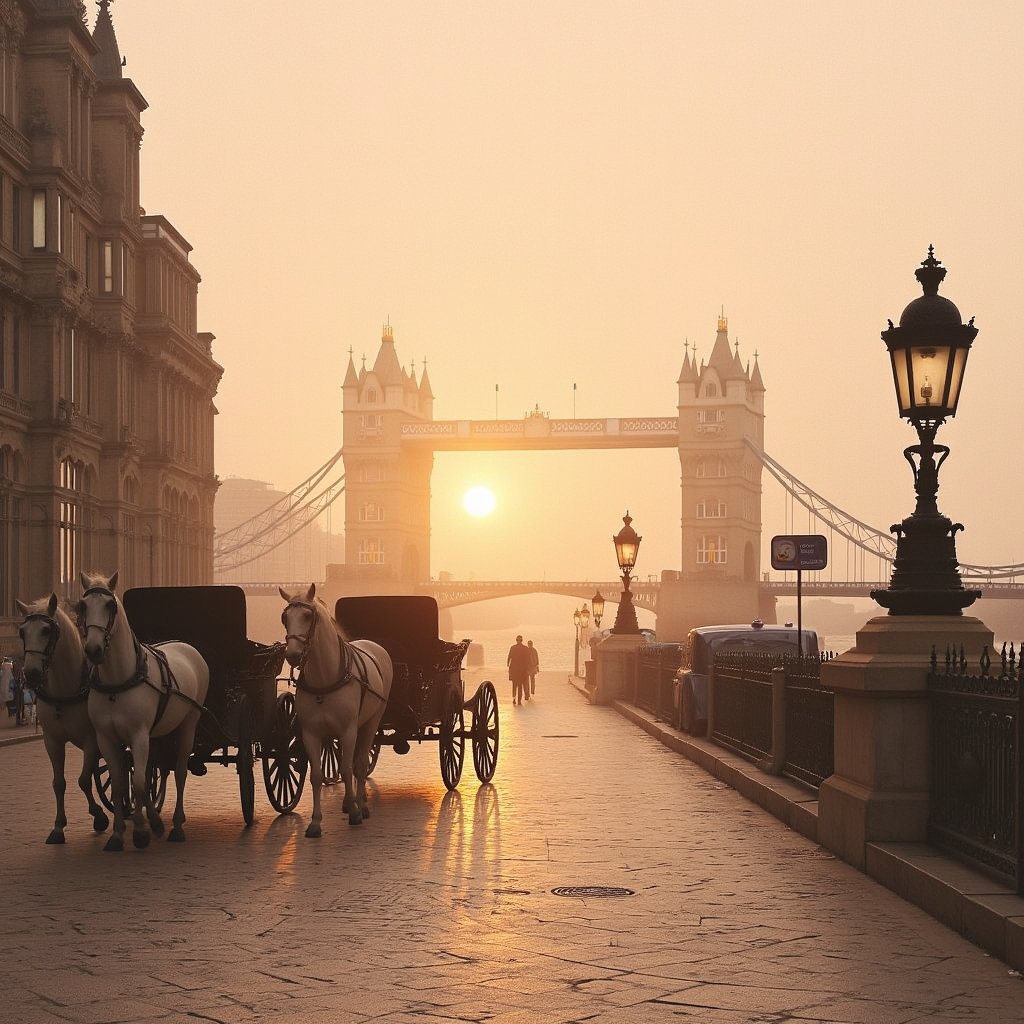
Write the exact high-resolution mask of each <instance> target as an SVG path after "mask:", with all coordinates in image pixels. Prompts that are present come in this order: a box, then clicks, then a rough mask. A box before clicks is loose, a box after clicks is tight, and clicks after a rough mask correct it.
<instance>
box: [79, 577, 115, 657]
mask: <svg viewBox="0 0 1024 1024" xmlns="http://www.w3.org/2000/svg"><path fill="white" fill-rule="evenodd" d="M80 579H81V583H82V600H81V601H79V602H78V631H79V633H80V634H81V636H82V645H83V647H84V648H85V656H86V657H87V658H88V659H89V661H91V662H92V663H93V664H94V665H102V664H103V660H104V658H105V657H106V656H107V649H108V648H109V647H110V637H111V635H112V634H113V632H114V626H115V625H116V624H117V617H118V602H117V598H116V597H115V596H114V590H115V589H116V587H117V573H116V572H115V573H114V575H113V576H111V577H110V578H109V579H108V578H107V577H105V576H102V575H100V574H98V573H93V574H88V573H84V572H83V573H82V574H81V577H80Z"/></svg>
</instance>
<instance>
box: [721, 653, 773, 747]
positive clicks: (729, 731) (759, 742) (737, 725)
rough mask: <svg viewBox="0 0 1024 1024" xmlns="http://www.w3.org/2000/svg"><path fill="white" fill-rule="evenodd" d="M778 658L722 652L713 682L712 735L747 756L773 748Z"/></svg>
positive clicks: (724, 744) (725, 745)
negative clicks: (774, 695) (774, 693)
mask: <svg viewBox="0 0 1024 1024" xmlns="http://www.w3.org/2000/svg"><path fill="white" fill-rule="evenodd" d="M777 664H778V658H774V657H772V656H771V655H765V654H720V655H718V656H717V657H716V658H715V665H714V675H713V683H712V690H713V693H712V696H711V700H712V706H713V712H712V716H711V720H712V731H711V738H712V739H713V740H714V741H715V742H716V743H719V744H721V745H722V746H723V747H730V748H731V749H733V750H736V751H739V753H741V754H746V755H747V757H753V758H757V759H759V758H765V757H768V755H769V754H770V753H771V750H772V736H773V730H772V678H771V675H772V669H773V668H774V667H775V666H776V665H777Z"/></svg>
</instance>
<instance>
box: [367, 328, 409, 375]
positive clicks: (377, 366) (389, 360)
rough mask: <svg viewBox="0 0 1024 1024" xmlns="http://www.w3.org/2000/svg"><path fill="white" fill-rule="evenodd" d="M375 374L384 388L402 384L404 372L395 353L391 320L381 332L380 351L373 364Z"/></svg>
mask: <svg viewBox="0 0 1024 1024" xmlns="http://www.w3.org/2000/svg"><path fill="white" fill-rule="evenodd" d="M373 372H374V373H375V374H376V375H377V379H378V380H379V381H380V382H381V384H382V385H383V386H384V387H387V386H388V385H389V384H401V383H402V379H403V374H404V371H403V369H402V367H401V365H400V364H399V362H398V355H397V353H396V352H395V334H394V331H392V329H391V320H390V318H389V319H388V320H387V321H385V323H384V329H383V331H382V332H381V338H380V350H379V351H378V352H377V359H376V361H375V362H374V364H373Z"/></svg>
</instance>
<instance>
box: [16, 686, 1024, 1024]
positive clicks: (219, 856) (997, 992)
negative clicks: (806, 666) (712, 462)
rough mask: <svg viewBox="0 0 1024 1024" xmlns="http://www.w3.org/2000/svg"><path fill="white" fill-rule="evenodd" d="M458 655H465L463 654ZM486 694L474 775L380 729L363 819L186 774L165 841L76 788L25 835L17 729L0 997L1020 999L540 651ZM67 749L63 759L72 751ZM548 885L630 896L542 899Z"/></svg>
mask: <svg viewBox="0 0 1024 1024" xmlns="http://www.w3.org/2000/svg"><path fill="white" fill-rule="evenodd" d="M476 675H477V676H478V675H479V673H477V674H476ZM508 685H509V684H508V683H507V682H505V681H503V682H502V683H501V685H500V686H499V696H500V699H501V700H502V702H503V703H502V707H501V711H502V715H503V718H502V734H501V737H502V750H501V757H500V761H499V769H498V774H497V776H496V779H495V783H494V785H493V786H487V787H479V786H478V785H477V783H476V781H475V778H473V776H472V773H471V770H469V771H467V777H466V778H465V780H464V782H463V785H462V788H461V791H459V792H456V793H454V794H452V795H446V794H445V791H444V788H443V786H442V785H441V782H440V779H439V776H438V769H437V760H436V749H435V748H434V747H432V746H431V747H428V746H423V747H421V748H414V749H413V751H412V752H411V753H410V754H409V755H408V756H407V757H405V758H398V757H396V756H395V755H394V754H392V753H391V752H390V751H385V752H384V755H383V757H382V760H381V764H380V766H379V768H378V771H377V774H376V775H375V776H374V779H373V781H372V806H373V810H374V816H373V818H372V819H371V820H370V821H369V822H367V823H365V824H364V825H363V826H361V827H359V828H358V829H350V828H349V826H348V825H347V824H345V823H344V822H343V819H342V816H341V813H340V804H341V796H340V794H339V793H338V792H337V791H330V792H329V794H328V795H327V797H326V802H325V807H326V819H325V834H324V838H323V839H322V840H321V841H319V842H314V841H309V840H305V839H304V838H303V837H302V829H303V827H304V825H305V821H306V816H307V814H308V811H309V800H310V797H309V793H308V790H307V793H306V795H305V796H304V799H303V803H302V805H301V810H302V814H301V815H295V816H287V817H283V818H278V817H276V816H275V815H274V814H273V812H272V811H271V810H270V808H269V805H268V804H267V803H266V800H265V797H264V795H263V794H262V792H258V793H257V808H258V819H257V822H256V824H255V825H254V826H253V828H251V829H249V830H246V829H245V828H243V827H242V825H241V817H240V813H239V808H238V799H237V790H236V787H235V785H234V774H233V771H232V770H230V769H224V768H218V767H211V769H210V774H209V775H207V776H206V777H205V778H202V779H192V780H191V781H190V786H189V797H190V799H189V805H188V806H189V823H188V826H187V828H188V832H189V841H188V843H187V844H186V845H184V846H172V845H170V844H168V843H164V842H161V843H156V844H155V845H153V846H152V847H150V849H148V850H147V851H145V852H141V853H140V852H136V851H134V850H130V852H126V853H124V854H121V855H113V854H103V853H101V852H100V846H101V844H102V842H103V840H102V839H101V838H99V837H95V836H93V835H91V834H90V833H89V831H88V828H87V824H88V819H86V818H85V817H84V815H83V814H82V811H83V810H84V805H83V804H82V802H81V800H80V795H79V794H77V793H76V794H75V795H74V796H72V795H71V794H70V792H69V808H71V809H72V813H71V818H72V822H73V824H72V825H71V826H69V828H68V843H67V845H66V846H63V847H53V846H45V845H43V842H42V840H43V838H44V837H45V835H46V832H47V831H48V829H49V826H50V824H51V821H52V810H51V807H52V798H51V794H50V787H49V779H48V769H47V764H46V759H45V755H44V752H43V748H42V744H41V743H38V742H32V743H23V744H20V745H18V746H11V747H3V748H0V772H2V777H3V779H4V783H5V784H4V786H3V787H2V789H0V880H2V884H3V892H4V901H5V913H4V925H3V928H2V930H0V956H2V962H3V965H4V972H3V980H4V992H3V1007H2V1009H0V1019H3V1020H5V1021H8V1020H9V1021H12V1022H14V1021H18V1022H20V1024H54V1022H57V1021H74V1022H81V1024H99V1022H114V1021H166V1022H174V1024H195V1022H196V1021H215V1022H216V1021H219V1022H224V1024H248V1022H255V1021H261V1022H277V1024H284V1022H288V1024H303V1022H310V1024H312V1022H322V1021H338V1022H348V1021H357V1022H362V1021H370V1020H373V1021H375V1022H377V1024H399V1022H411V1021H431V1022H433V1024H438V1022H443V1021H455V1020H458V1021H487V1022H489V1024H532V1022H539V1024H547V1022H558V1024H567V1022H570V1021H583V1020H588V1021H596V1022H640V1021H644V1022H647V1021H681V1020H686V1021H695V1022H698V1021H699V1022H708V1021H710V1022H729V1024H747V1022H763V1024H767V1022H781V1021H812V1022H824V1021H830V1022H844V1024H855V1022H863V1024H869V1022H870V1024H925V1022H927V1024H935V1022H936V1021H964V1020H972V1021H978V1022H984V1024H1002V1022H1009V1021H1020V1020H1021V1005H1022V996H1024V988H1022V983H1021V981H1020V980H1019V979H1018V978H1017V977H1016V976H1014V975H1012V972H1009V971H1008V969H1007V967H1006V965H1005V964H1002V963H1000V962H999V961H998V960H995V959H992V958H990V957H987V956H985V955H984V954H983V953H982V952H981V951H980V950H979V949H977V948H976V947H974V946H972V945H970V944H969V943H967V942H966V941H965V940H963V939H961V938H960V937H959V936H957V935H956V934H954V933H953V932H951V931H949V930H948V929H946V928H945V927H943V926H942V925H940V924H938V923H937V922H936V921H934V920H932V919H931V918H929V917H927V916H926V915H925V914H924V913H923V912H921V911H920V910H918V909H916V908H915V907H913V906H911V905H910V904H907V903H904V902H903V901H902V900H900V899H899V898H898V897H896V896H895V895H893V894H891V893H889V892H888V891H887V890H885V889H883V888H881V887H879V886H878V885H876V884H875V883H873V882H872V881H870V880H869V879H868V878H867V877H865V876H864V875H862V874H860V873H858V872H857V871H855V870H853V869H852V868H850V867H848V866H847V865H845V864H843V863H841V862H839V861H837V860H835V859H833V858H832V857H831V856H830V855H828V854H827V853H825V852H824V851H823V850H822V849H821V848H820V847H817V846H815V845H814V844H813V843H811V842H809V841H808V840H806V839H804V838H803V837H802V836H800V835H798V834H796V833H794V832H791V831H789V830H787V829H786V828H785V827H784V826H783V825H782V824H780V823H779V822H778V821H776V820H775V819H774V818H772V817H770V816H769V815H768V814H766V813H765V812H763V811H762V810H761V809H760V808H757V807H755V806H754V805H752V804H750V803H748V802H747V801H746V800H744V799H743V798H742V797H741V796H739V795H738V794H737V793H735V792H733V791H732V790H730V789H727V788H725V787H724V786H723V785H722V784H721V783H719V782H717V781H716V780H714V779H712V778H711V777H709V776H708V775H706V774H705V773H704V772H703V771H702V770H700V769H699V768H697V767H696V766H695V765H693V764H691V763H690V762H689V761H686V760H684V759H683V758H682V757H680V756H679V755H676V754H674V753H672V752H671V751H669V750H667V749H666V748H664V747H662V746H661V745H660V744H658V743H657V742H656V741H654V740H653V739H651V738H649V737H648V736H646V735H645V734H643V733H641V732H640V731H639V730H638V729H636V728H635V727H634V726H632V725H631V724H629V723H628V722H626V721H625V720H624V719H622V718H620V717H619V716H618V715H617V714H616V713H615V712H614V711H613V710H610V709H604V708H594V707H591V706H589V705H587V704H586V703H585V702H584V701H583V699H582V698H581V697H580V696H579V694H578V693H577V692H576V691H575V690H574V689H572V688H570V687H569V686H567V685H566V678H565V676H564V675H559V674H557V673H545V674H544V675H542V677H541V679H540V681H539V684H538V691H539V692H538V695H537V698H538V699H537V700H536V701H534V702H531V703H530V704H526V705H524V706H523V707H513V706H512V705H511V703H510V702H509V701H508V695H507V692H506V691H507V689H508ZM69 761H70V762H71V763H72V764H74V763H77V754H76V755H75V756H74V757H73V758H69ZM561 885H615V886H625V887H628V888H630V889H633V890H635V892H636V895H635V896H632V897H627V898H624V899H617V900H608V899H605V900H600V899H589V900H581V899H564V898H558V897H556V896H554V895H552V894H551V890H552V889H553V888H554V887H556V886H561Z"/></svg>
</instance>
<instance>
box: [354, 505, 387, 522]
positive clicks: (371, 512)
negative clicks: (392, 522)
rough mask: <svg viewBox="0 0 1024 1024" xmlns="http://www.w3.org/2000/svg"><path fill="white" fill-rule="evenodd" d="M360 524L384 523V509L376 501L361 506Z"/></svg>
mask: <svg viewBox="0 0 1024 1024" xmlns="http://www.w3.org/2000/svg"><path fill="white" fill-rule="evenodd" d="M359 522H361V523H383V522H384V509H383V507H382V506H380V505H378V504H377V502H375V501H367V502H364V503H363V504H362V505H360V506H359Z"/></svg>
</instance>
